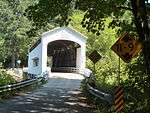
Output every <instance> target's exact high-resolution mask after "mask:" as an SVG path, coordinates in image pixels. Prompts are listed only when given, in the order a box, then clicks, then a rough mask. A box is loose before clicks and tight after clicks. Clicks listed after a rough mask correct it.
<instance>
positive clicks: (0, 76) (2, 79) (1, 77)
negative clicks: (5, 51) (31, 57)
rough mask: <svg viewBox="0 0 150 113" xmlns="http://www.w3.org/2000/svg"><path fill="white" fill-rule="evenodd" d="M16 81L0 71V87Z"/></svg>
mask: <svg viewBox="0 0 150 113" xmlns="http://www.w3.org/2000/svg"><path fill="white" fill-rule="evenodd" d="M15 82H16V81H15V80H14V79H13V78H12V77H11V76H10V75H8V74H7V73H6V72H5V71H4V70H0V86H3V85H7V84H11V83H15Z"/></svg>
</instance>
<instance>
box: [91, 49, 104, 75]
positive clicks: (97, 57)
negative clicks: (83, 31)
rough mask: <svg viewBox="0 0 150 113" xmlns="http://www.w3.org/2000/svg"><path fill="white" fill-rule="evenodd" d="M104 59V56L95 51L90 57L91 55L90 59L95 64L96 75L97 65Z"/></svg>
mask: <svg viewBox="0 0 150 113" xmlns="http://www.w3.org/2000/svg"><path fill="white" fill-rule="evenodd" d="M101 58H102V56H101V55H100V54H99V53H98V52H97V51H96V50H94V51H93V52H92V53H91V54H90V55H89V59H90V60H91V61H92V62H93V64H94V74H95V73H96V67H95V64H96V63H97V62H98V61H99V60H100V59H101Z"/></svg>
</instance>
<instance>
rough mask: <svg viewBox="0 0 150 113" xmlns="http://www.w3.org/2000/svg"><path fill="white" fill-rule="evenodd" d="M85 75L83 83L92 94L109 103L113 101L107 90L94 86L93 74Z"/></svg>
mask: <svg viewBox="0 0 150 113" xmlns="http://www.w3.org/2000/svg"><path fill="white" fill-rule="evenodd" d="M84 77H85V84H86V88H87V91H88V92H89V93H90V94H92V95H94V96H95V97H97V98H100V99H101V100H104V101H106V102H108V103H109V104H110V105H112V104H113V102H114V97H113V95H112V94H111V93H108V91H105V90H103V89H100V88H99V89H98V88H96V87H95V76H94V75H93V74H92V73H91V74H90V76H84Z"/></svg>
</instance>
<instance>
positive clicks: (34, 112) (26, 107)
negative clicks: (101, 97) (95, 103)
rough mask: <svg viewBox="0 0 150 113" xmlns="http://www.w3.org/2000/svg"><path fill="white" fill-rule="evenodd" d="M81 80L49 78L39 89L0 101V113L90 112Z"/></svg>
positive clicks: (90, 108)
mask: <svg viewBox="0 0 150 113" xmlns="http://www.w3.org/2000/svg"><path fill="white" fill-rule="evenodd" d="M80 82H81V80H76V79H65V78H50V80H49V81H48V83H47V84H45V85H43V86H42V87H41V88H40V89H37V90H35V91H32V92H27V93H25V94H20V96H16V97H14V98H12V99H9V100H6V101H4V102H3V103H0V113H92V107H91V106H90V105H88V104H87V101H86V98H85V97H84V96H83V94H82V93H81V92H80Z"/></svg>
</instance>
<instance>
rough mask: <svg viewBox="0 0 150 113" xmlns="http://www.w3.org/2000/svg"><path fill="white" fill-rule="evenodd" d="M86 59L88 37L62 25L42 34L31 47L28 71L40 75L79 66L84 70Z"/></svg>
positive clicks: (80, 69)
mask: <svg viewBox="0 0 150 113" xmlns="http://www.w3.org/2000/svg"><path fill="white" fill-rule="evenodd" d="M85 60H86V38H85V37H84V36H83V35H82V34H80V33H79V32H77V31H75V30H73V29H71V28H68V27H60V28H56V29H54V30H51V31H48V32H46V33H44V34H42V36H41V38H40V39H39V40H38V41H37V42H36V43H35V44H34V45H33V46H32V47H31V48H30V51H29V58H28V73H29V74H34V75H40V74H42V73H44V72H46V71H52V72H59V71H62V70H63V69H64V68H65V69H66V68H78V69H79V71H80V72H82V70H84V68H85Z"/></svg>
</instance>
